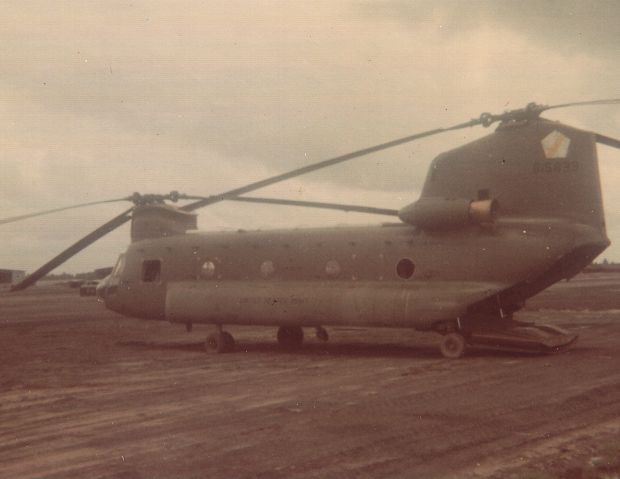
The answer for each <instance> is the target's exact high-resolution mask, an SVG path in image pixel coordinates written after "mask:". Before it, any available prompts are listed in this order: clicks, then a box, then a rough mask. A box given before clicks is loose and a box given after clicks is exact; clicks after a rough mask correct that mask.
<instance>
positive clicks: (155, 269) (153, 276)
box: [142, 259, 161, 283]
mask: <svg viewBox="0 0 620 479" xmlns="http://www.w3.org/2000/svg"><path fill="white" fill-rule="evenodd" d="M160 277H161V261H160V260H158V259H146V260H144V261H143V262H142V281H144V282H145V283H156V282H158V281H159V278H160Z"/></svg>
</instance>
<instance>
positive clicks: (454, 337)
mask: <svg viewBox="0 0 620 479" xmlns="http://www.w3.org/2000/svg"><path fill="white" fill-rule="evenodd" d="M465 346H466V342H465V338H464V337H463V336H462V335H461V334H459V333H448V334H446V335H445V336H444V337H443V339H442V340H441V344H440V345H439V350H440V351H441V354H442V355H443V357H444V358H448V359H458V358H460V357H462V356H463V354H465Z"/></svg>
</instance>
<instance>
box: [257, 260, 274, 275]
mask: <svg viewBox="0 0 620 479" xmlns="http://www.w3.org/2000/svg"><path fill="white" fill-rule="evenodd" d="M275 270H276V267H275V266H274V264H273V261H271V260H267V261H263V263H262V264H261V265H260V274H261V276H262V277H263V278H268V277H269V276H271V275H272V274H273V272H274V271H275Z"/></svg>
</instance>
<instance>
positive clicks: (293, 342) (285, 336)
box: [278, 326, 304, 349]
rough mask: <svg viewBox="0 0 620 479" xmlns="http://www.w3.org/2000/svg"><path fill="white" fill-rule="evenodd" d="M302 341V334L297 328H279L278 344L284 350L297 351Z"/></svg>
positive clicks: (299, 328)
mask: <svg viewBox="0 0 620 479" xmlns="http://www.w3.org/2000/svg"><path fill="white" fill-rule="evenodd" d="M303 341H304V332H303V330H302V329H301V327H299V326H280V327H279V328H278V343H279V344H280V346H282V347H283V348H285V349H297V348H299V347H300V346H301V343H303Z"/></svg>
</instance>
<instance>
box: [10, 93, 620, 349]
mask: <svg viewBox="0 0 620 479" xmlns="http://www.w3.org/2000/svg"><path fill="white" fill-rule="evenodd" d="M618 103H620V100H618V99H616V100H595V101H585V102H573V103H565V104H559V105H553V106H545V105H539V104H536V103H530V104H529V105H527V106H526V107H525V108H521V109H515V110H509V111H505V112H503V113H500V114H490V113H483V114H482V115H480V117H478V118H475V119H472V120H469V121H467V122H464V123H460V124H457V125H454V126H451V127H448V128H437V129H433V130H428V131H424V132H421V133H416V134H414V135H410V136H407V137H403V138H399V139H396V140H392V141H389V142H386V143H382V144H379V145H375V146H372V147H368V148H364V149H361V150H357V151H354V152H352V153H348V154H345V155H342V156H338V157H335V158H330V159H327V160H323V161H320V162H317V163H313V164H310V165H307V166H304V167H301V168H297V169H294V170H292V171H289V172H287V173H283V174H280V175H276V176H273V177H270V178H266V179H264V180H261V181H257V182H253V183H250V184H248V185H246V186H242V187H240V188H235V189H232V190H230V191H226V192H223V193H219V194H216V195H210V196H191V195H186V194H181V193H178V192H176V191H173V192H171V193H169V194H164V195H160V194H147V195H142V194H139V193H134V194H133V195H130V196H128V197H124V198H116V199H112V200H105V201H97V202H90V203H83V204H79V205H73V206H68V207H64V208H56V209H53V210H46V211H41V212H38V213H33V214H27V215H22V216H16V217H11V218H6V219H3V220H0V224H3V223H9V222H13V221H18V220H23V219H26V218H31V217H35V216H40V215H46V214H50V213H53V212H57V211H62V210H67V209H72V208H81V207H85V206H90V205H94V204H101V203H110V202H120V201H129V202H131V203H133V206H131V207H130V208H129V209H127V210H125V211H123V212H122V213H121V214H119V215H118V216H116V217H115V218H113V219H112V220H110V221H108V222H107V223H105V224H103V225H102V226H100V227H99V228H97V229H96V230H95V231H93V232H91V233H90V234H88V235H87V236H85V237H84V238H82V239H80V240H79V241H77V242H76V243H75V244H73V245H72V246H70V247H69V248H67V249H66V250H65V251H63V252H62V253H60V254H59V255H57V256H56V257H54V258H53V259H52V260H51V261H49V262H48V263H46V264H45V265H43V266H42V267H40V268H39V269H37V270H36V271H35V272H33V273H32V274H30V275H29V276H27V277H26V278H25V279H23V280H22V281H21V282H19V283H18V284H16V285H14V286H13V287H12V291H19V290H23V289H25V288H27V287H29V286H31V285H32V284H34V283H36V281H37V280H38V279H40V278H42V277H43V276H44V275H46V274H47V273H49V272H50V271H52V270H53V269H54V268H56V267H57V266H59V265H60V264H62V263H63V262H64V261H66V260H67V259H69V258H70V257H72V256H73V255H75V254H77V253H78V252H79V251H81V250H82V249H84V248H86V247H87V246H89V245H91V244H92V243H93V242H95V241H96V240H98V239H99V238H101V237H102V236H104V235H106V234H107V233H109V232H111V231H113V230H114V229H116V228H118V227H119V226H121V225H123V224H125V223H126V222H128V221H131V243H130V245H129V246H128V248H127V250H126V251H125V253H123V254H121V255H120V257H119V259H118V261H117V262H116V265H115V266H114V268H113V270H112V273H111V274H110V275H109V276H108V277H107V278H105V279H104V280H103V281H102V282H101V283H100V284H99V286H98V287H97V295H98V297H99V299H100V300H101V301H103V302H104V303H105V306H106V307H107V308H109V309H110V310H112V311H116V312H118V313H121V314H123V315H125V316H129V317H133V318H142V319H149V320H164V321H169V322H171V323H175V324H181V325H185V327H186V328H187V330H188V331H191V330H192V325H193V324H199V323H205V324H210V325H213V326H214V331H213V333H212V334H210V335H209V336H208V337H207V339H206V342H205V348H206V350H207V351H212V352H217V353H224V352H229V351H232V350H233V349H234V347H235V340H234V338H233V337H232V335H231V334H230V333H229V332H228V331H226V330H225V329H224V327H225V325H254V326H271V327H277V328H278V329H277V341H278V343H279V344H280V345H281V346H283V347H284V348H286V349H289V350H290V349H295V348H298V347H300V346H301V344H302V343H303V340H304V329H306V330H307V329H314V330H315V333H316V336H317V337H318V338H319V339H321V340H324V341H326V340H328V332H327V330H326V329H325V327H326V326H354V327H364V328H372V327H384V328H412V329H415V330H418V331H429V332H435V333H439V334H440V335H442V338H441V341H440V345H439V349H440V352H441V354H442V355H443V356H444V357H446V358H454V359H456V358H460V357H461V356H463V354H464V353H465V352H466V350H467V349H468V348H471V347H476V348H493V349H505V350H516V351H526V352H534V353H551V352H558V351H562V350H564V349H566V348H568V347H570V345H572V344H573V343H574V342H575V341H576V339H577V335H575V334H573V333H571V332H569V331H567V330H565V329H563V328H559V327H556V326H551V325H539V324H535V323H532V322H524V321H519V320H517V319H515V317H514V315H515V313H517V312H518V311H519V310H520V309H521V308H523V306H524V304H525V301H526V300H527V299H529V298H531V297H532V296H534V295H536V294H538V293H539V292H541V291H543V290H544V289H546V288H547V287H549V286H551V285H552V284H554V283H556V282H558V281H560V280H563V279H569V278H571V277H573V276H574V275H576V274H577V273H579V272H580V271H581V270H582V269H583V268H585V267H586V266H587V265H589V264H590V263H591V262H592V260H593V259H594V258H596V257H597V256H598V255H599V254H600V253H601V252H602V251H603V250H605V249H606V248H607V247H608V246H609V245H610V241H609V239H608V237H607V233H606V227H605V218H604V212H603V203H602V194H601V186H600V178H599V171H598V159H597V150H596V146H597V143H598V144H605V145H607V146H611V147H614V148H618V149H620V140H617V139H614V138H610V137H608V136H604V135H601V134H598V133H593V132H589V131H585V130H581V129H577V128H574V127H571V126H568V125H565V124H562V123H560V122H556V121H551V120H548V119H544V118H542V117H541V116H540V115H541V114H542V113H543V112H545V111H547V110H550V109H555V108H564V107H571V106H580V105H601V104H618ZM495 123H498V126H497V128H496V129H495V131H494V132H493V133H491V134H489V135H487V136H484V137H482V138H480V139H478V140H475V141H473V142H470V143H467V144H465V145H462V146H460V147H458V148H455V149H452V150H450V151H447V152H444V153H441V154H440V155H438V156H437V157H436V158H435V159H434V160H433V161H432V163H431V164H430V167H429V170H428V173H427V176H426V179H425V183H424V186H423V189H422V192H421V194H420V197H419V199H418V200H417V201H415V202H413V203H411V204H408V205H406V206H404V207H402V208H401V209H399V210H394V209H385V208H375V207H372V206H361V205H348V204H340V203H323V202H314V201H313V202H311V201H295V200H288V199H280V198H263V197H253V196H245V195H246V194H247V193H250V192H252V191H254V190H257V189H260V188H263V187H266V186H269V185H272V184H275V183H278V182H281V181H285V180H288V179H290V178H294V177H297V176H300V175H303V174H306V173H309V172H311V171H316V170H319V169H322V168H326V167H330V166H333V165H336V164H338V163H342V162H345V161H349V160H352V159H355V158H359V157H361V156H364V155H368V154H370V153H374V152H377V151H380V150H385V149H387V148H391V147H394V146H397V145H401V144H404V143H408V142H411V141H414V140H419V139H422V138H424V137H429V136H432V135H436V134H440V133H443V132H447V131H454V130H459V129H462V128H469V127H474V126H478V125H481V126H483V127H489V126H491V125H493V124H495ZM181 200H184V201H191V202H190V203H187V204H184V205H183V206H177V205H176V203H177V202H179V201H181ZM221 201H237V202H250V203H262V204H273V205H285V206H297V207H312V208H327V209H335V210H342V211H356V212H361V213H368V214H374V215H384V216H390V217H391V219H392V220H393V221H391V222H387V223H381V224H378V225H371V226H339V227H323V228H306V229H280V230H266V231H261V230H258V231H245V230H238V231H236V232H199V231H197V219H196V218H197V216H196V213H194V212H195V211H196V210H198V209H200V208H203V207H207V206H209V205H212V204H215V203H218V202H221Z"/></svg>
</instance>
